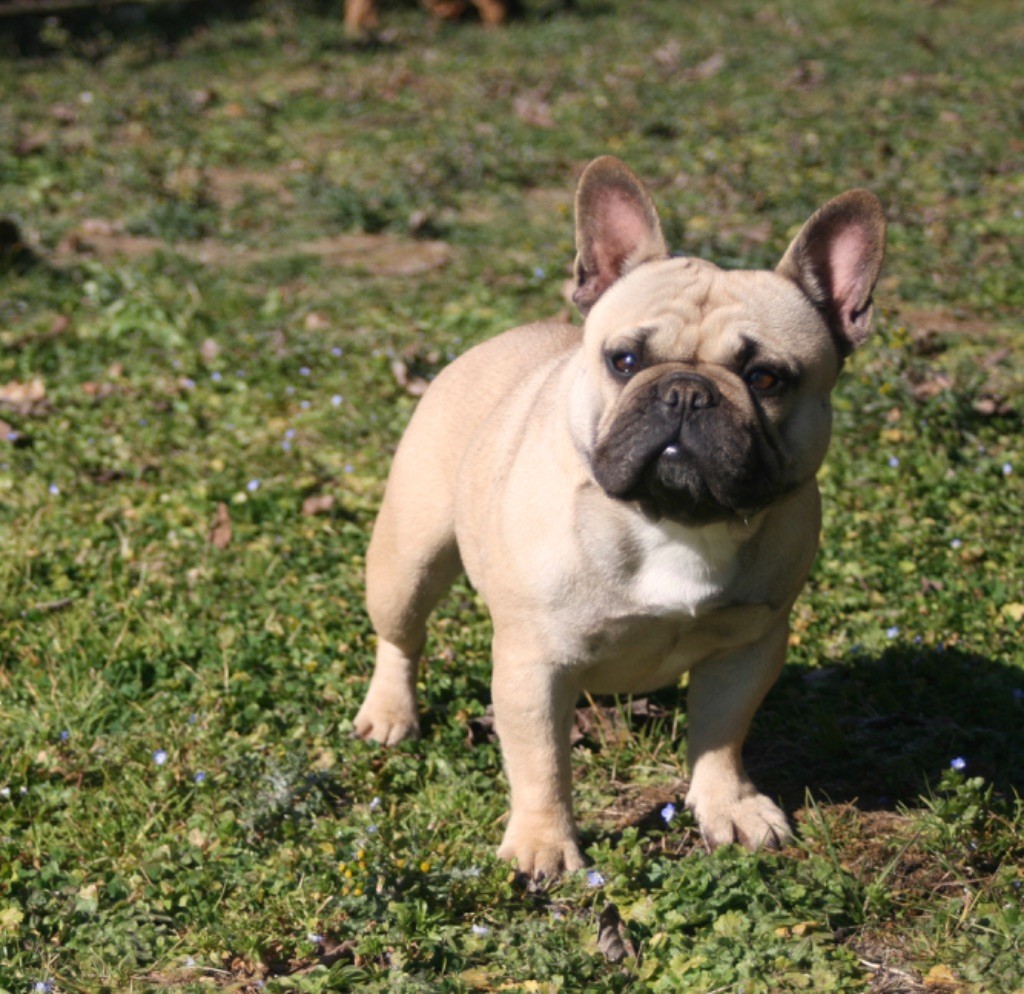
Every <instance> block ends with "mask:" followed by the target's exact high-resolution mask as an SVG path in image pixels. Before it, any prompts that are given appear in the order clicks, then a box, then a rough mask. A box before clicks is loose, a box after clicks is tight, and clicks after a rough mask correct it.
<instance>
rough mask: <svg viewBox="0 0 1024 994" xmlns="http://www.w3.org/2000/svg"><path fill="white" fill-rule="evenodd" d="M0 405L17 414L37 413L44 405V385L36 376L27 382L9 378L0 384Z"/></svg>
mask: <svg viewBox="0 0 1024 994" xmlns="http://www.w3.org/2000/svg"><path fill="white" fill-rule="evenodd" d="M0 405H2V406H4V407H9V408H10V409H11V410H12V411H15V412H16V413H17V414H22V415H24V414H35V413H38V412H39V411H40V410H41V409H42V408H44V407H45V405H46V385H45V384H44V383H43V381H42V380H41V379H40V378H39V377H38V376H36V377H34V378H33V379H31V380H29V381H28V382H27V383H21V382H20V381H18V380H11V381H10V383H7V384H5V385H4V386H0Z"/></svg>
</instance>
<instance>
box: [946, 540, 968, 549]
mask: <svg viewBox="0 0 1024 994" xmlns="http://www.w3.org/2000/svg"><path fill="white" fill-rule="evenodd" d="M963 544H964V543H963V542H961V541H960V539H958V538H955V539H953V541H952V542H950V543H949V547H950V548H951V549H959V548H960V546H962V545H963Z"/></svg>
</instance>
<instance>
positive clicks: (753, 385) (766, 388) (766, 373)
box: [746, 369, 782, 393]
mask: <svg viewBox="0 0 1024 994" xmlns="http://www.w3.org/2000/svg"><path fill="white" fill-rule="evenodd" d="M746 381H747V386H749V387H750V389H751V390H756V391H757V392H758V393H771V391H772V390H774V389H775V388H776V387H778V386H779V385H780V384H781V383H782V377H781V376H778V375H777V374H775V373H773V372H772V371H771V370H770V369H752V370H751V371H750V372H749V373H747V375H746Z"/></svg>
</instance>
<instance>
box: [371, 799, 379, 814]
mask: <svg viewBox="0 0 1024 994" xmlns="http://www.w3.org/2000/svg"><path fill="white" fill-rule="evenodd" d="M379 807H380V798H379V797H375V798H374V799H373V800H372V801H370V810H371V811H376V809H377V808H379Z"/></svg>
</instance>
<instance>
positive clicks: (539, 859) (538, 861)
mask: <svg viewBox="0 0 1024 994" xmlns="http://www.w3.org/2000/svg"><path fill="white" fill-rule="evenodd" d="M498 858H499V859H507V860H515V863H516V869H518V871H519V872H520V873H521V874H523V875H524V876H526V877H528V878H529V879H530V880H544V879H548V880H550V879H553V878H555V877H560V876H561V875H562V874H563V873H572V872H573V871H574V870H580V869H582V868H583V866H584V865H585V864H584V862H583V854H582V853H581V852H580V847H579V846H578V845H577V844H576V835H575V832H573V831H571V830H567V829H566V828H564V827H559V826H555V825H550V824H548V825H545V824H537V823H533V824H531V823H530V822H528V821H527V820H525V819H516V817H515V816H514V815H513V817H512V820H511V821H510V822H509V826H508V828H507V829H506V830H505V837H504V839H502V842H501V845H500V846H499V847H498Z"/></svg>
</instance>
